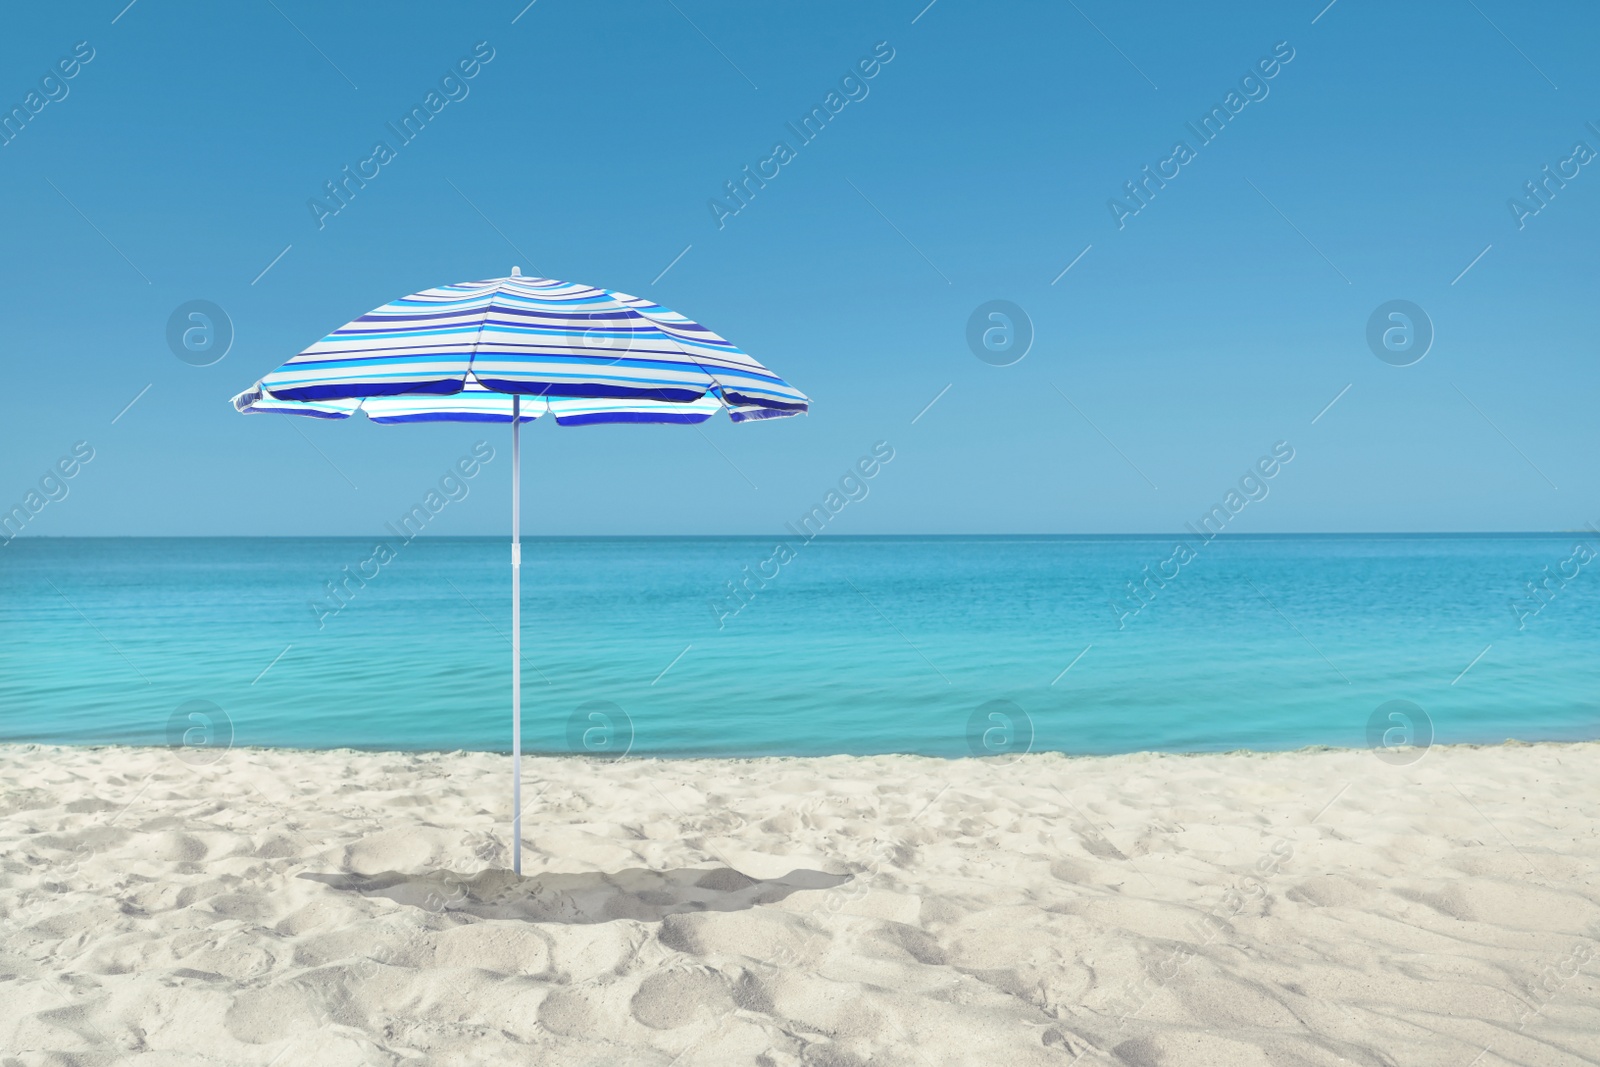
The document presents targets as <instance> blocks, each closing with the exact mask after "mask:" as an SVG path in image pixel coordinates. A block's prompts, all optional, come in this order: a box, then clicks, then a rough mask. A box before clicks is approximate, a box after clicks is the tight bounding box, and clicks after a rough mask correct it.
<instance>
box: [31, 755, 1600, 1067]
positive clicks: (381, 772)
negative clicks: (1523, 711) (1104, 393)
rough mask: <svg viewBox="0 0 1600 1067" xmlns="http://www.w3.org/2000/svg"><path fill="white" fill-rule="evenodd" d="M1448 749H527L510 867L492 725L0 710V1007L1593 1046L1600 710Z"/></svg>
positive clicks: (1599, 901)
mask: <svg viewBox="0 0 1600 1067" xmlns="http://www.w3.org/2000/svg"><path fill="white" fill-rule="evenodd" d="M1434 749H1437V751H1434V750H1432V749H1430V750H1429V751H1428V752H1426V753H1425V756H1424V758H1423V759H1421V760H1420V761H1418V762H1416V763H1412V764H1408V765H1398V766H1397V765H1393V764H1389V763H1386V762H1384V761H1383V760H1381V759H1379V758H1377V756H1375V755H1374V754H1373V753H1372V752H1369V751H1367V750H1363V749H1323V750H1316V749H1311V750H1305V749H1303V750H1296V751H1290V752H1262V753H1258V752H1249V753H1244V754H1230V753H1196V754H1184V755H1181V756H1180V755H1177V754H1163V753H1130V754H1124V755H1120V756H1111V757H1071V756H1065V755H1061V754H1059V753H1039V754H1034V755H1030V756H1026V757H1022V758H1020V759H1007V758H1005V757H989V758H985V759H976V758H963V759H953V760H945V759H938V758H935V757H908V756H830V757H765V758H755V759H701V760H662V759H653V758H652V759H645V758H629V759H626V760H606V759H596V758H592V757H587V758H572V757H536V756H529V757H526V758H525V760H524V793H523V796H524V799H525V800H526V801H527V807H526V810H525V812H524V817H523V839H524V844H523V849H524V872H523V875H522V877H520V878H518V877H517V876H515V875H512V874H511V873H510V872H509V871H507V870H506V869H505V868H506V865H507V858H508V855H509V848H508V844H509V843H508V841H507V838H506V832H507V829H508V827H507V823H508V822H509V810H508V809H509V784H510V783H509V782H507V781H506V778H507V777H508V776H509V775H508V772H509V767H508V764H509V759H508V757H506V756H502V755H496V754H491V753H483V752H466V753H410V752H389V753H383V752H361V751H355V750H348V749H346V750H320V751H310V750H284V749H237V750H222V751H211V752H205V753H204V755H205V756H207V757H212V756H215V757H217V758H216V759H215V761H214V762H210V763H205V764H201V765H190V764H188V763H185V762H184V761H183V760H182V759H180V758H179V755H180V754H181V753H185V752H187V753H188V754H190V755H193V754H194V753H193V750H182V749H178V750H172V749H165V748H162V747H145V748H124V747H99V748H90V747H86V746H82V747H80V746H43V745H33V744H25V745H17V744H3V745H0V781H4V782H5V783H6V785H5V787H4V788H3V790H0V855H4V857H5V860H4V862H3V863H0V915H3V916H4V918H5V924H4V926H3V927H0V975H5V976H7V977H6V978H5V982H6V986H7V996H8V1002H9V1003H11V1004H12V1005H13V1008H12V1010H11V1011H10V1012H9V1013H7V1017H6V1018H4V1019H0V1047H3V1048H5V1049H7V1050H9V1051H10V1053H11V1054H12V1055H15V1056H18V1057H20V1058H19V1059H18V1060H16V1061H14V1062H19V1063H21V1062H29V1063H31V1062H36V1061H42V1062H55V1061H84V1060H87V1059H94V1058H95V1057H96V1055H97V1054H98V1055H99V1056H101V1057H102V1058H103V1057H105V1056H106V1054H107V1053H110V1054H111V1058H114V1059H121V1058H126V1059H133V1058H142V1057H145V1056H148V1057H149V1058H150V1062H152V1063H153V1064H185V1065H190V1064H193V1065H202V1064H222V1063H229V1064H237V1063H248V1064H256V1065H259V1067H267V1065H269V1064H273V1063H277V1064H279V1065H280V1067H281V1065H282V1064H285V1063H302V1062H305V1063H309V1062H316V1063H319V1064H330V1065H335V1067H337V1065H341V1064H351V1065H356V1064H361V1065H365V1064H394V1063H399V1062H408V1061H414V1060H416V1059H418V1058H425V1059H426V1060H427V1061H428V1062H434V1063H441V1064H457V1063H459V1064H467V1063H500V1062H505V1063H512V1062H529V1061H530V1060H537V1061H538V1062H540V1063H550V1064H556V1065H563V1067H564V1065H574V1067H576V1065H578V1064H591V1063H600V1062H608V1063H609V1062H629V1063H633V1062H639V1063H651V1064H659V1065H661V1067H665V1065H667V1064H669V1063H674V1062H676V1063H677V1064H678V1065H679V1067H691V1065H696V1064H719V1065H720V1064H749V1065H752V1067H801V1065H831V1067H860V1065H864V1064H867V1063H872V1064H886V1065H900V1064H904V1065H908V1067H909V1065H912V1064H923V1067H926V1064H927V1063H929V1062H931V1063H933V1064H935V1065H937V1067H944V1065H945V1064H951V1063H973V1064H988V1063H994V1062H1006V1063H1008V1064H1014V1065H1016V1067H1032V1065H1035V1064H1037V1065H1039V1067H1044V1065H1056V1067H1059V1065H1061V1064H1064V1063H1071V1062H1073V1061H1074V1060H1075V1059H1076V1058H1081V1062H1082V1063H1083V1064H1086V1065H1087V1064H1100V1063H1106V1064H1127V1065H1135V1064H1138V1065H1157V1064H1182V1065H1186V1067H1187V1065H1192V1064H1206V1065H1209V1064H1217V1065H1227V1067H1235V1065H1244V1067H1258V1065H1259V1067H1267V1065H1269V1064H1282V1063H1305V1064H1319V1065H1320V1064H1327V1065H1328V1067H1332V1065H1334V1064H1337V1063H1341V1062H1343V1063H1360V1064H1372V1065H1378V1064H1385V1063H1394V1062H1403V1063H1407V1064H1419V1065H1435V1064H1436V1065H1438V1067H1447V1065H1449V1067H1459V1065H1460V1064H1463V1063H1469V1062H1472V1061H1473V1058H1474V1057H1475V1056H1482V1055H1483V1053H1484V1049H1486V1048H1489V1049H1492V1050H1493V1052H1494V1055H1495V1056H1498V1057H1499V1058H1500V1060H1502V1061H1509V1062H1515V1063H1528V1064H1534V1063H1538V1064H1579V1063H1584V1062H1592V1060H1586V1059H1585V1058H1584V1057H1585V1056H1589V1055H1592V1043H1593V1037H1594V1034H1595V1033H1596V1032H1600V996H1597V995H1596V993H1597V991H1600V988H1597V986H1600V983H1597V981H1596V978H1595V976H1594V973H1593V972H1594V970H1595V968H1594V966H1593V964H1592V963H1591V961H1592V960H1593V959H1594V958H1595V957H1600V884H1597V882H1596V877H1595V874H1594V872H1595V870H1596V869H1600V783H1597V782H1596V781H1595V776H1594V774H1593V768H1594V766H1595V760H1594V757H1595V755H1597V754H1600V742H1549V743H1538V744H1529V743H1521V742H1514V743H1511V744H1498V745H1492V746H1483V745H1450V746H1445V745H1436V746H1434ZM1586 968H1587V969H1586ZM1585 1050H1589V1051H1585ZM1485 1058H1486V1059H1487V1057H1485Z"/></svg>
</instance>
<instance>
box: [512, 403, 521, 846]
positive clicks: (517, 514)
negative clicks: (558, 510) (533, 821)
mask: <svg viewBox="0 0 1600 1067" xmlns="http://www.w3.org/2000/svg"><path fill="white" fill-rule="evenodd" d="M511 869H512V870H513V871H514V872H516V873H517V874H519V875H520V874H521V873H522V397H521V396H520V395H519V394H517V393H512V394H511Z"/></svg>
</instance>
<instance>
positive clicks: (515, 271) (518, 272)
mask: <svg viewBox="0 0 1600 1067" xmlns="http://www.w3.org/2000/svg"><path fill="white" fill-rule="evenodd" d="M511 276H512V277H513V278H520V277H522V268H521V267H512V268H511Z"/></svg>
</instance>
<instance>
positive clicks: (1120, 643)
mask: <svg viewBox="0 0 1600 1067" xmlns="http://www.w3.org/2000/svg"><path fill="white" fill-rule="evenodd" d="M1173 542H1174V539H1173V538H1171V537H1133V536H1130V537H862V538H847V537H827V538H818V539H817V540H815V541H812V542H810V543H808V544H807V543H799V542H795V543H793V544H791V545H790V546H789V548H788V549H787V550H786V551H785V552H784V553H779V554H778V556H777V558H774V548H775V545H774V541H773V540H771V539H764V538H654V539H652V538H577V539H534V540H530V541H528V542H525V544H524V550H523V560H524V566H523V574H524V583H523V648H524V663H525V665H526V666H525V669H524V713H523V714H524V726H523V743H524V748H525V750H527V751H533V752H591V753H595V754H599V755H605V754H610V755H617V754H620V753H623V752H631V753H632V754H634V755H660V756H689V755H721V756H754V755H776V754H788V755H819V754H827V753H877V752H908V753H921V754H926V755H934V756H964V755H968V754H975V753H976V754H995V753H1006V752H1014V751H1019V750H1022V749H1026V748H1030V747H1031V748H1032V749H1034V750H1054V751H1062V752H1069V753H1110V752H1125V751H1132V750H1144V749H1149V750H1166V751H1203V750H1228V749H1237V748H1250V749H1262V750H1267V749H1290V748H1298V747H1302V746H1305V745H1314V744H1322V745H1337V746H1362V745H1365V744H1367V743H1368V740H1369V726H1370V724H1372V723H1373V722H1374V720H1375V717H1376V719H1377V720H1379V721H1380V726H1379V730H1380V731H1381V730H1382V729H1387V728H1389V727H1390V726H1392V725H1393V724H1396V723H1399V724H1401V727H1400V728H1401V729H1402V730H1410V731H1414V732H1416V734H1417V739H1418V740H1426V739H1427V735H1428V733H1429V732H1430V730H1431V734H1432V737H1433V739H1434V740H1436V741H1439V742H1461V741H1499V740H1503V739H1505V738H1508V737H1515V738H1520V739H1524V740H1539V739H1583V738H1595V737H1600V658H1597V656H1596V650H1597V649H1600V640H1597V639H1600V561H1596V562H1593V563H1586V564H1580V563H1579V562H1578V561H1577V560H1578V558H1579V557H1575V554H1574V545H1575V542H1576V538H1575V536H1574V535H1549V536H1546V535H1514V536H1512V535H1508V536H1420V535H1419V536H1266V537H1244V536H1239V537H1226V538H1218V539H1216V540H1214V541H1212V542H1210V543H1209V544H1204V545H1199V544H1198V543H1196V554H1195V556H1194V558H1193V559H1191V560H1189V561H1188V562H1187V563H1185V564H1184V565H1182V566H1181V567H1179V566H1177V565H1176V564H1174V563H1172V562H1169V561H1170V560H1171V558H1172V556H1173ZM1593 547H1594V546H1593V545H1592V544H1591V545H1590V546H1589V548H1590V549H1592V548H1593ZM1582 555H1584V554H1580V556H1582ZM373 557H374V542H373V541H372V540H366V539H358V538H306V539H245V538H214V539H177V538H173V539H43V538H36V539H19V540H17V541H14V542H12V543H10V544H9V545H6V546H4V547H3V548H0V740H7V741H41V742H52V743H83V744H108V743H117V744H167V743H174V744H177V743H185V744H188V745H190V746H192V747H196V748H201V747H204V746H207V745H209V746H212V747H215V746H219V745H223V744H227V743H230V741H231V743H232V744H235V745H264V746H283V747H297V748H323V747H343V746H348V747H355V748H366V749H442V750H450V749H486V750H494V751H508V750H509V748H510V640H509V633H510V582H509V566H508V563H509V550H508V546H507V544H506V543H505V541H503V540H499V539H446V538H419V539H417V540H415V541H413V542H411V543H409V544H401V545H398V546H397V547H395V548H394V550H393V556H392V558H387V559H377V560H375V559H374V558H373ZM1147 566H1148V567H1149V568H1150V570H1149V572H1148V573H1151V574H1156V575H1161V574H1166V575H1168V577H1167V578H1165V579H1161V580H1160V581H1162V582H1164V584H1158V581H1157V580H1151V581H1149V582H1148V584H1147V585H1146V586H1145V587H1144V588H1145V590H1146V592H1145V593H1144V594H1142V596H1141V597H1140V599H1139V601H1137V602H1135V601H1133V600H1130V599H1128V596H1129V588H1128V585H1127V583H1129V582H1131V581H1134V580H1139V581H1144V579H1145V576H1146V573H1147V572H1146V571H1145V568H1146V567H1147ZM747 567H748V568H749V569H748V571H747V570H746V568H747ZM346 568H348V570H347V569H346ZM1546 568H1548V572H1547V571H1546ZM361 573H365V574H366V575H368V577H366V578H364V579H362V581H363V582H364V584H360V585H358V584H357V582H356V581H355V580H353V579H347V578H346V575H347V574H358V575H359V574H361ZM762 573H764V574H766V575H769V576H771V577H769V578H766V579H757V578H748V579H747V575H757V574H762ZM1556 573H1564V574H1566V575H1570V576H1571V577H1568V578H1567V579H1566V580H1565V581H1564V583H1562V582H1558V581H1555V580H1551V581H1549V583H1548V586H1547V588H1548V589H1549V590H1551V591H1548V592H1546V593H1545V594H1544V595H1543V596H1542V597H1541V598H1540V599H1538V600H1535V599H1530V598H1529V597H1528V595H1527V592H1528V591H1527V588H1526V586H1527V583H1529V582H1532V581H1538V580H1543V579H1545V578H1546V577H1547V574H1556ZM739 581H746V589H747V590H748V591H747V592H745V593H743V594H742V597H741V598H740V599H731V598H730V597H731V593H730V589H731V586H730V585H729V583H730V582H739ZM330 582H331V583H335V584H337V583H340V582H344V590H345V591H344V593H343V595H342V598H341V600H340V601H334V600H332V599H329V596H328V593H327V585H326V584H325V583H330ZM1114 601H1117V602H1120V606H1118V607H1113V602H1114ZM1136 603H1137V605H1138V607H1139V610H1138V611H1137V612H1136V613H1135V612H1133V611H1132V609H1133V607H1135V606H1136ZM1519 603H1520V605H1521V606H1520V607H1518V606H1517V605H1518V604H1519ZM1535 608H1537V609H1538V610H1537V612H1535V611H1534V609H1535ZM735 609H737V610H735ZM1396 700H1399V701H1408V702H1410V703H1409V704H1407V705H1389V703H1388V702H1390V701H1396ZM1386 706H1387V707H1388V710H1385V711H1382V712H1381V713H1380V708H1385V707H1386ZM1395 707H1403V708H1406V709H1408V710H1407V712H1406V715H1405V717H1404V718H1403V719H1392V718H1390V716H1389V711H1392V710H1393V709H1394V708H1395ZM1393 736H1399V735H1393ZM1404 739H1405V740H1411V739H1412V738H1411V735H1410V734H1406V735H1405V737H1404Z"/></svg>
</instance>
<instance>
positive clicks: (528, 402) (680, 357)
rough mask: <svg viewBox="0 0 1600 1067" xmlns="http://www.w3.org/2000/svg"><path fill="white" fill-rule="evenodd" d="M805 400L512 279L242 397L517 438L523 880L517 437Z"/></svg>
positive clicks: (653, 312) (267, 408) (731, 355)
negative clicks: (497, 425)
mask: <svg viewBox="0 0 1600 1067" xmlns="http://www.w3.org/2000/svg"><path fill="white" fill-rule="evenodd" d="M809 405H810V401H809V400H808V399H807V398H806V396H805V394H803V393H801V392H800V391H799V390H797V389H795V388H794V387H793V386H792V385H790V384H789V383H788V382H786V381H784V380H783V379H782V378H779V377H778V376H777V375H775V374H773V373H772V372H771V371H769V370H767V369H766V368H765V367H763V366H762V365H761V364H759V363H757V362H756V361H755V360H753V359H751V358H750V357H749V356H748V355H747V354H746V353H745V352H744V351H743V350H741V349H739V348H737V347H735V346H734V345H733V344H731V343H729V342H728V341H726V340H724V339H723V338H722V337H719V336H718V335H717V334H715V333H712V332H711V331H710V330H708V329H706V328H705V327H704V326H701V325H700V324H699V323H697V322H693V321H691V320H690V319H686V318H684V317H683V316H682V315H680V314H678V313H677V312H675V311H669V310H668V309H667V308H664V307H662V306H661V305H660V304H657V303H654V302H652V301H649V300H643V299H640V298H639V297H636V296H629V295H628V294H626V293H618V292H613V291H612V290H610V289H596V288H594V287H592V286H588V285H574V284H572V283H569V282H558V281H554V280H552V279H549V278H533V277H526V278H525V277H523V276H522V272H521V271H520V270H519V269H518V268H515V267H513V268H512V269H511V275H510V277H506V278H490V279H487V280H484V281H476V282H461V283H458V284H456V285H442V286H439V287H438V288H435V289H425V290H423V291H422V292H420V293H415V294H413V295H411V296H407V297H403V298H401V299H399V300H396V301H394V302H392V303H388V304H385V305H383V306H382V307H380V308H376V309H374V310H373V311H370V312H368V313H367V314H365V315H363V316H361V317H360V318H359V319H356V320H355V321H354V322H351V323H349V324H348V325H345V326H342V327H340V328H339V329H337V330H335V331H333V332H332V333H330V334H329V335H328V336H326V337H324V338H323V339H322V340H320V341H318V342H317V343H316V344H314V345H312V346H311V347H310V348H308V349H306V350H305V351H304V352H301V353H300V354H299V355H297V356H295V357H294V358H293V359H291V360H289V362H287V363H285V364H284V365H283V366H281V367H279V368H278V369H277V370H275V371H273V372H272V373H271V374H268V375H267V376H266V377H265V378H262V379H261V380H260V381H259V382H257V383H256V384H255V385H253V386H252V387H250V388H249V389H246V390H245V391H244V392H242V393H240V394H239V395H238V396H236V397H234V398H233V406H234V407H235V408H237V409H238V410H239V411H241V412H244V413H245V414H249V415H255V414H275V415H304V416H309V417H311V418H319V419H347V418H349V417H350V416H352V415H354V414H356V413H357V412H360V413H361V414H363V415H365V416H366V417H367V418H369V419H371V420H372V421H373V422H383V423H401V422H504V423H510V424H511V753H512V779H511V811H512V821H511V840H512V846H511V847H512V866H513V868H514V869H515V871H516V873H518V874H521V873H522V543H521V514H520V513H521V499H520V485H521V480H522V479H521V463H522V459H521V451H522V442H521V428H522V424H523V423H524V422H532V421H533V420H534V419H537V418H539V417H541V416H543V415H547V414H548V415H550V416H551V417H553V418H554V419H555V420H556V424H557V425H559V426H586V425H591V424H597V423H611V422H657V423H686V424H696V423H702V422H705V421H706V420H707V419H709V418H710V417H711V416H712V415H714V414H716V412H718V411H719V410H725V411H727V412H728V416H729V417H730V418H731V419H732V420H733V421H734V422H749V421H751V420H755V419H771V418H782V417H784V416H786V415H799V414H801V413H803V412H804V411H805V410H806V409H807V407H808V406H809Z"/></svg>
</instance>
